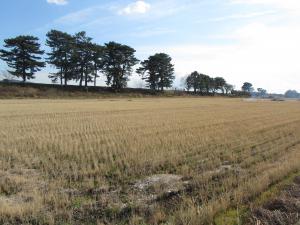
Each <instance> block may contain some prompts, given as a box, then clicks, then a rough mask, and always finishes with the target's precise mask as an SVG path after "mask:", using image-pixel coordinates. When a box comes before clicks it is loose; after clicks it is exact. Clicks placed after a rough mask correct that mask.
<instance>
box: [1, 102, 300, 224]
mask: <svg viewBox="0 0 300 225" xmlns="http://www.w3.org/2000/svg"><path fill="white" fill-rule="evenodd" d="M0 124H1V126H0V140H1V141H0V224H1V223H6V224H16V223H23V224H117V223H121V222H122V223H123V224H124V223H125V224H127V223H128V224H159V223H162V222H168V223H169V224H211V223H212V221H213V217H214V216H215V215H216V213H218V212H220V211H222V210H224V209H226V208H228V207H235V206H237V205H238V204H240V203H242V202H243V203H244V202H247V201H250V200H251V198H253V197H254V196H255V195H257V194H259V193H260V192H262V191H264V190H265V189H266V188H267V187H268V186H269V185H270V184H272V183H274V182H276V181H278V180H280V179H282V178H283V177H285V176H286V175H288V174H289V173H291V172H294V171H296V170H298V169H300V163H299V160H300V151H299V150H300V102H296V101H295V102H270V101H258V102H247V101H243V100H241V99H226V98H154V99H151V98H149V99H110V100H1V101H0ZM154 174H177V175H180V176H183V177H184V180H186V181H187V183H188V187H187V188H186V190H184V191H183V192H180V193H179V194H178V195H176V196H175V197H173V198H172V199H171V200H170V199H167V200H166V201H167V202H168V203H167V204H166V203H165V202H156V203H155V204H154V205H153V207H152V208H151V209H147V210H142V209H140V208H141V205H139V204H138V203H137V201H134V199H135V197H134V193H133V191H132V189H133V184H134V182H136V181H137V180H139V179H142V178H145V177H148V176H151V175H154ZM112 193H114V194H112ZM132 196H133V197H132ZM120 203H122V204H123V205H120ZM124 209H126V210H124Z"/></svg>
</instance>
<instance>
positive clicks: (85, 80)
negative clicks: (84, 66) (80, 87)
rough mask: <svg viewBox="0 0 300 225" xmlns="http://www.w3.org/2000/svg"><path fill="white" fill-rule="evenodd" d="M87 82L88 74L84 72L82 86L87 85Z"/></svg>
mask: <svg viewBox="0 0 300 225" xmlns="http://www.w3.org/2000/svg"><path fill="white" fill-rule="evenodd" d="M87 83H88V75H87V73H85V74H84V86H85V87H87Z"/></svg>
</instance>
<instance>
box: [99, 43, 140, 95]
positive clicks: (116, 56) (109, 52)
mask: <svg viewBox="0 0 300 225" xmlns="http://www.w3.org/2000/svg"><path fill="white" fill-rule="evenodd" d="M134 53H135V50H134V49H133V48H131V47H129V46H127V45H122V44H119V43H116V42H109V43H107V44H105V48H104V54H103V68H102V72H103V73H104V74H105V75H106V77H107V81H106V84H107V85H111V87H112V88H113V89H114V90H115V91H119V90H121V89H122V88H124V87H126V86H127V81H128V80H129V76H130V75H131V73H132V67H133V66H134V65H136V64H137V63H138V59H137V58H135V56H134Z"/></svg>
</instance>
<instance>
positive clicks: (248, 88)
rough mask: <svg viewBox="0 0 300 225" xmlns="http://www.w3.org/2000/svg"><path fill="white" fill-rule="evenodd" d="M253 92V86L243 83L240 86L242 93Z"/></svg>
mask: <svg viewBox="0 0 300 225" xmlns="http://www.w3.org/2000/svg"><path fill="white" fill-rule="evenodd" d="M253 90H254V88H253V85H252V84H251V83H249V82H245V83H244V84H243V86H242V91H245V92H249V93H250V92H252V91H253Z"/></svg>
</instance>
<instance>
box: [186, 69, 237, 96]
mask: <svg viewBox="0 0 300 225" xmlns="http://www.w3.org/2000/svg"><path fill="white" fill-rule="evenodd" d="M185 83H186V89H187V90H188V91H189V90H191V89H192V90H193V91H194V93H195V94H196V93H200V94H202V95H203V94H206V95H207V94H210V93H212V94H215V93H216V92H218V91H221V92H222V93H223V94H229V93H231V91H232V90H233V89H234V87H233V85H231V84H228V83H227V82H226V81H225V79H224V78H223V77H216V78H213V77H210V76H208V75H205V74H201V73H199V72H197V71H195V72H193V73H191V74H190V75H189V76H187V78H186V81H185Z"/></svg>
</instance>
